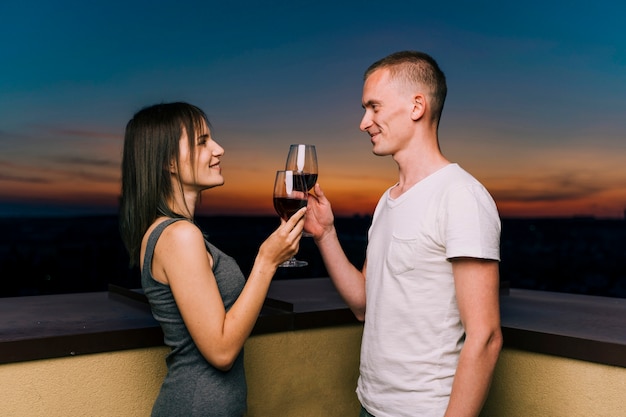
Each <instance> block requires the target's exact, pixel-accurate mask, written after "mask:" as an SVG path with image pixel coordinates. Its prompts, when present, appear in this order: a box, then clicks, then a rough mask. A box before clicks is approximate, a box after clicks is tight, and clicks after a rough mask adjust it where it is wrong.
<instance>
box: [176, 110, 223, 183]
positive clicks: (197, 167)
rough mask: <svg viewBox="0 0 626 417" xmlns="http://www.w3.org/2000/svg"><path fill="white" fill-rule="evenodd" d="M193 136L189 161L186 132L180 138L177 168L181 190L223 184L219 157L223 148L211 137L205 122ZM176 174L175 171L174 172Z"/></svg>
mask: <svg viewBox="0 0 626 417" xmlns="http://www.w3.org/2000/svg"><path fill="white" fill-rule="evenodd" d="M202 126H203V127H202V129H201V130H200V131H199V132H197V133H196V134H197V137H196V138H195V142H194V143H195V155H194V159H195V160H194V161H193V163H191V152H190V149H189V140H188V138H187V134H186V132H183V135H182V137H181V138H180V160H179V163H178V170H179V176H180V181H181V183H182V185H183V190H192V191H202V190H205V189H207V188H212V187H217V186H220V185H223V184H224V177H222V168H221V166H220V158H221V157H222V155H224V149H223V148H222V147H221V146H220V145H218V143H217V142H215V141H214V140H213V139H212V138H211V131H210V130H209V127H208V126H207V125H206V123H205V122H203V123H202ZM174 174H176V173H174Z"/></svg>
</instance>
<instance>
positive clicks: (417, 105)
mask: <svg viewBox="0 0 626 417" xmlns="http://www.w3.org/2000/svg"><path fill="white" fill-rule="evenodd" d="M425 112H426V97H424V96H423V95H422V94H417V95H415V97H413V110H412V111H411V119H413V120H414V121H417V120H419V119H421V118H422V116H424V113H425Z"/></svg>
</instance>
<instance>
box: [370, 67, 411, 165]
mask: <svg viewBox="0 0 626 417" xmlns="http://www.w3.org/2000/svg"><path fill="white" fill-rule="evenodd" d="M362 104H363V108H364V109H365V114H364V115H363V119H362V120H361V124H360V126H359V127H360V129H361V130H362V131H364V132H367V133H368V134H369V135H370V139H371V142H372V145H373V149H372V152H374V154H376V155H381V156H382V155H394V154H395V153H397V152H398V151H400V150H401V149H403V148H404V147H405V145H406V143H407V142H408V140H409V139H410V137H411V133H412V130H413V124H414V123H413V119H412V118H411V113H412V111H413V109H414V103H413V100H412V95H411V91H409V89H408V88H406V86H405V85H401V84H400V83H399V82H398V81H396V80H394V79H392V78H391V77H390V74H389V70H388V69H386V68H381V69H379V70H376V71H374V72H373V73H372V74H370V76H369V77H367V79H366V80H365V84H364V85H363V98H362Z"/></svg>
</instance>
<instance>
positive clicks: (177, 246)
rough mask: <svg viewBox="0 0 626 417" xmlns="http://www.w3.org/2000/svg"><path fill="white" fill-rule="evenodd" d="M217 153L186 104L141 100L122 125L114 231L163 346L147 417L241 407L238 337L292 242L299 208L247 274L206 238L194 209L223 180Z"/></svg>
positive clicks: (201, 120)
mask: <svg viewBox="0 0 626 417" xmlns="http://www.w3.org/2000/svg"><path fill="white" fill-rule="evenodd" d="M223 154H224V149H223V148H222V147H220V146H219V145H218V144H217V143H216V142H215V141H214V140H213V138H212V137H211V130H210V125H209V122H208V120H207V117H206V115H205V114H204V113H203V112H202V110H200V109H199V108H197V107H195V106H192V105H190V104H187V103H168V104H158V105H154V106H151V107H147V108H145V109H143V110H141V111H139V112H138V113H137V114H135V116H134V117H133V118H132V119H131V120H130V122H128V125H127V126H126V134H125V138H124V154H123V159H122V198H121V207H120V225H121V233H122V238H123V240H124V243H125V245H126V247H127V249H128V252H129V254H130V259H131V264H138V265H139V266H140V268H141V284H142V287H143V289H144V291H145V294H146V296H147V297H148V300H149V301H150V306H151V309H152V314H153V315H154V317H155V319H156V320H158V321H159V323H160V325H161V328H162V329H163V333H164V336H165V343H166V344H167V345H168V346H170V347H171V348H172V350H171V352H170V353H169V355H168V356H167V359H166V363H167V367H168V372H167V376H166V378H165V380H164V382H163V385H162V387H161V390H160V393H159V396H158V398H157V400H156V403H155V404H154V407H153V410H152V416H168V417H172V416H186V417H189V416H241V415H242V414H243V413H244V412H245V409H246V382H245V375H244V369H243V345H244V342H245V341H246V339H247V337H248V336H249V335H250V332H251V331H252V328H253V327H254V324H255V322H256V319H257V317H258V315H259V312H260V311H261V307H262V306H263V301H264V300H265V296H266V294H267V290H268V288H269V285H270V282H271V280H272V277H273V275H274V273H275V272H276V269H277V266H278V265H279V264H280V263H281V262H283V261H285V260H287V259H288V258H289V257H291V256H292V255H294V254H295V253H296V252H297V250H298V245H299V240H300V236H301V234H302V228H303V223H304V214H305V211H306V209H305V208H304V209H301V210H300V211H299V212H298V213H296V214H295V215H294V216H293V217H292V218H291V219H290V220H289V221H288V222H284V221H282V222H281V225H280V227H278V229H276V231H275V232H274V233H273V234H272V235H271V236H269V238H268V239H267V240H265V242H263V244H262V245H261V247H260V249H259V252H258V254H257V256H256V259H255V262H254V265H253V267H252V270H251V272H250V276H249V277H248V279H247V280H246V279H245V278H244V276H243V274H242V273H241V270H240V269H239V267H238V266H237V264H236V262H235V260H234V259H232V258H230V257H228V256H227V255H225V254H224V253H223V252H221V251H220V250H219V249H217V248H216V247H214V246H213V245H212V244H210V243H209V242H208V241H206V240H205V237H204V235H203V234H202V232H201V231H200V229H199V228H198V227H197V226H196V225H195V224H194V222H193V216H194V209H195V207H196V205H197V203H198V202H199V200H200V193H201V192H202V191H203V190H206V189H208V188H212V187H216V186H220V185H222V184H223V183H224V179H223V177H222V174H221V167H220V160H221V158H222V156H223Z"/></svg>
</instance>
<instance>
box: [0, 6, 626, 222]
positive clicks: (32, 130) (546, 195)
mask: <svg viewBox="0 0 626 417" xmlns="http://www.w3.org/2000/svg"><path fill="white" fill-rule="evenodd" d="M213 3H215V4H213ZM226 3H227V2H207V1H187V2H186V1H179V2H164V1H153V2H137V1H124V2H122V1H107V2H78V1H56V2H43V1H34V2H31V3H24V2H21V1H19V2H18V1H13V0H10V1H4V2H3V3H2V4H1V5H0V36H1V37H2V39H3V40H4V41H3V42H2V44H0V56H1V57H2V58H1V60H2V65H1V66H0V215H10V214H15V213H19V214H29V213H30V214H42V213H77V212H98V211H111V210H114V206H115V204H116V201H117V195H118V194H119V163H120V153H121V146H122V140H123V130H124V126H125V124H126V122H127V121H128V120H129V119H130V117H131V116H132V114H133V113H134V112H135V111H137V110H139V109H140V108H141V107H143V106H145V105H149V104H153V103H157V102H163V101H177V100H183V101H189V102H191V103H193V104H196V105H198V106H200V107H201V108H203V109H204V110H205V111H206V112H207V114H208V115H209V118H210V119H211V122H212V124H213V126H214V135H215V137H216V138H217V140H218V141H219V142H220V144H221V145H222V146H223V147H224V148H225V149H226V154H225V157H224V160H223V167H224V171H223V173H224V176H225V177H226V185H225V186H224V187H221V188H219V189H216V190H210V191H208V192H207V193H206V195H205V196H204V197H203V210H204V211H205V212H206V213H214V214H221V213H241V214H255V213H266V214H272V213H273V209H272V205H271V198H270V194H271V188H272V182H273V171H275V170H276V169H280V168H281V165H282V164H284V158H285V157H286V151H287V149H288V145H289V144H290V143H301V142H306V143H313V144H316V146H317V148H318V157H319V163H320V178H319V181H320V183H321V184H322V186H323V187H324V188H325V189H326V190H327V194H329V196H330V197H331V199H332V201H333V205H334V207H335V208H336V210H338V211H339V212H341V213H344V214H349V213H362V214H368V213H371V212H372V210H373V206H374V205H375V203H376V200H377V199H378V196H379V195H380V193H382V192H383V191H384V189H385V188H387V187H388V186H389V185H391V184H393V183H394V182H395V180H396V170H395V166H394V164H393V161H392V160H391V159H390V158H379V157H375V156H373V155H372V153H371V145H370V143H369V140H368V138H367V136H366V135H365V134H363V133H361V132H360V131H359V130H358V124H359V120H360V118H361V116H362V109H361V101H360V98H361V96H360V95H361V87H362V74H363V71H364V70H365V69H366V68H367V66H368V65H369V64H371V63H372V62H373V61H375V60H377V59H379V58H381V57H383V56H385V55H387V54H389V53H391V52H394V51H397V50H402V49H416V50H422V51H425V52H428V53H430V54H431V55H433V57H435V58H436V59H437V61H438V62H439V63H440V65H441V67H442V69H443V70H444V72H445V73H446V76H447V78H448V87H449V93H448V99H447V102H446V107H445V109H444V114H443V119H442V125H441V128H440V139H441V145H442V149H443V151H444V153H445V154H446V155H447V156H448V157H449V158H450V159H452V160H454V161H456V162H459V163H460V164H461V165H462V166H463V167H465V168H466V169H468V170H469V171H470V172H472V173H473V174H475V175H476V176H477V177H478V178H479V179H480V180H481V181H482V182H483V183H484V184H485V185H486V186H487V188H488V189H489V190H490V191H491V192H492V194H493V195H494V198H495V200H496V203H497V204H498V207H499V209H500V211H501V213H502V214H503V215H509V216H517V215H525V216H545V215H550V216H555V215H559V216H569V215H579V214H591V215H596V216H600V217H621V216H622V215H623V212H624V208H625V207H626V168H625V166H624V165H625V162H626V117H624V116H625V115H626V29H624V17H623V16H626V5H624V4H623V3H622V2H617V1H613V2H607V1H596V2H580V1H568V2H565V1H563V2H549V1H547V2H535V1H531V2H528V1H527V2H501V1H498V2H496V1H491V2H472V3H469V2H460V1H453V2H447V3H445V4H435V3H432V2H430V3H426V4H421V2H407V1H385V2H371V1H360V2H352V1H349V2H327V1H310V2H309V1H307V2H297V1H273V2H230V4H226Z"/></svg>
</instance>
